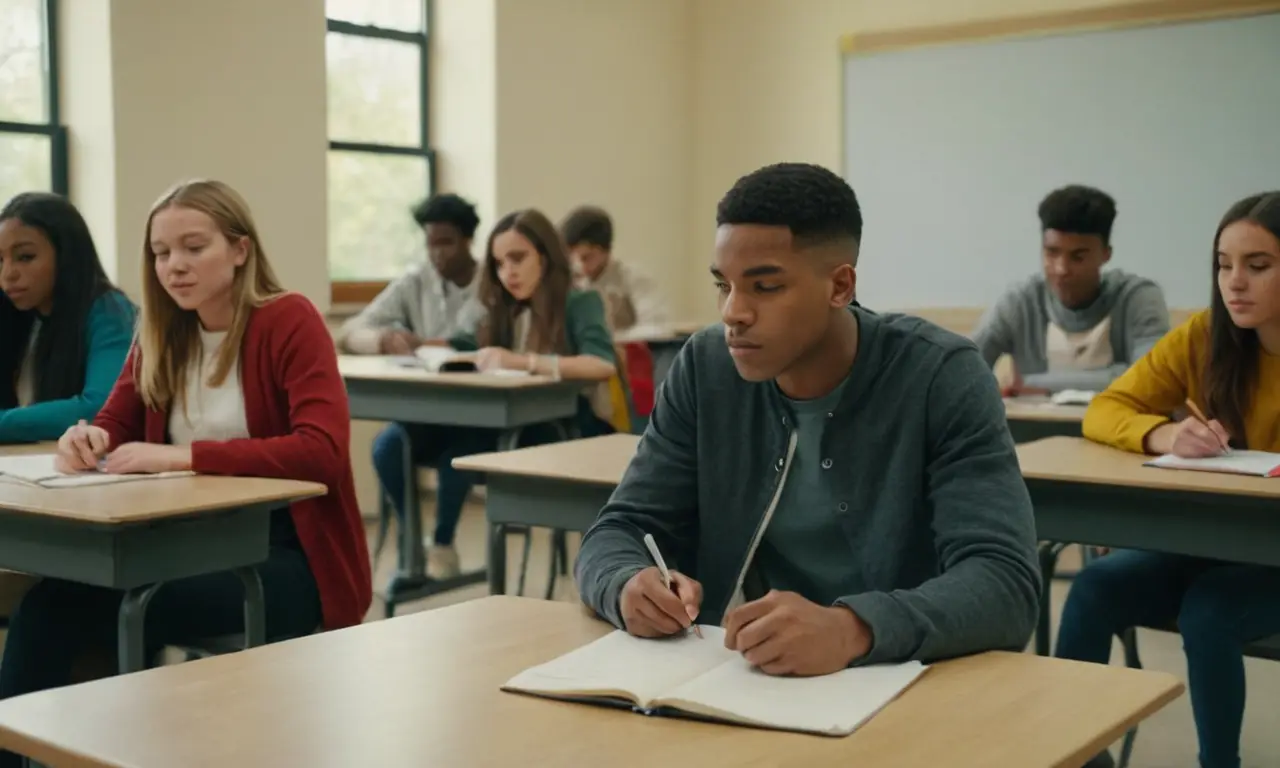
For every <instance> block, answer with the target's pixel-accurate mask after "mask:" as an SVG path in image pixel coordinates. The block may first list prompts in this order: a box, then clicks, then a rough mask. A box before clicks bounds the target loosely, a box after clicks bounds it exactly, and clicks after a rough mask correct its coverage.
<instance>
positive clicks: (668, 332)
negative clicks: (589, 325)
mask: <svg viewBox="0 0 1280 768" xmlns="http://www.w3.org/2000/svg"><path fill="white" fill-rule="evenodd" d="M705 325H707V324H706V323H690V322H677V323H657V324H654V325H637V326H634V327H632V328H628V329H627V330H625V331H619V332H618V333H615V334H614V335H613V337H614V340H615V341H617V342H619V343H627V342H632V341H647V342H655V343H662V342H671V341H684V340H685V339H687V338H689V337H690V336H692V335H693V334H695V333H697V332H698V331H700V330H702V328H703V327H704V326H705Z"/></svg>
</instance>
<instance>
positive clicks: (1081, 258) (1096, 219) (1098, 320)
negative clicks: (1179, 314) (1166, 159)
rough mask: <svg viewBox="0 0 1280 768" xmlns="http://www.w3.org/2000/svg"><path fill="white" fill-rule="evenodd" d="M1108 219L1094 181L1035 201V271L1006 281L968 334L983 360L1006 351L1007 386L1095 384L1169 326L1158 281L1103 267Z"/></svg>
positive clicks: (1039, 389)
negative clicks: (1009, 363)
mask: <svg viewBox="0 0 1280 768" xmlns="http://www.w3.org/2000/svg"><path fill="white" fill-rule="evenodd" d="M1115 218H1116V204H1115V201H1114V200H1112V199H1111V197H1110V196H1109V195H1108V194H1107V193H1105V192H1102V191H1101V190H1098V189H1094V188H1092V187H1084V186H1079V185H1072V186H1067V187H1063V188H1061V189H1057V190H1054V191H1053V192H1051V193H1049V195H1048V197H1046V198H1045V199H1044V200H1043V201H1042V202H1041V203H1040V230H1041V240H1042V242H1041V261H1042V265H1043V271H1042V273H1041V274H1038V275H1036V276H1035V277H1032V278H1030V279H1028V280H1025V281H1023V282H1021V283H1019V284H1017V285H1015V286H1013V287H1011V288H1009V290H1008V291H1006V292H1005V294H1004V296H1002V297H1001V298H1000V300H999V301H997V302H996V303H995V304H994V305H993V306H992V307H991V309H989V310H988V311H987V313H986V314H985V315H984V316H983V318H982V320H981V322H980V323H979V324H978V329H977V330H976V331H975V332H974V335H973V339H974V342H976V343H977V345H978V349H979V350H981V352H982V357H983V359H984V360H986V361H987V365H989V366H993V365H995V363H996V360H998V359H999V358H1000V357H1001V356H1002V355H1010V356H1012V357H1013V369H1014V372H1015V376H1014V382H1013V385H1012V386H1011V387H1010V388H1009V391H1008V392H1007V394H1010V395H1018V394H1050V393H1053V392H1058V391H1060V390H1063V389H1084V390H1090V391H1095V392H1098V391H1101V390H1103V389H1106V388H1107V385H1108V384H1110V383H1111V380H1112V379H1114V378H1116V377H1117V376H1119V375H1120V374H1122V373H1124V372H1125V370H1127V369H1128V368H1129V366H1130V365H1132V364H1133V363H1135V362H1137V360H1138V359H1139V358H1141V357H1142V356H1143V355H1145V354H1146V353H1147V350H1149V349H1150V348H1151V346H1152V345H1153V344H1155V343H1156V342H1157V341H1159V339H1160V337H1161V336H1163V335H1164V334H1165V333H1167V332H1168V330H1169V309H1168V307H1166V306H1165V302H1164V293H1163V292H1162V291H1161V290H1160V286H1158V285H1156V284H1155V283H1154V282H1152V281H1150V280H1148V279H1146V278H1143V277H1138V276H1137V275H1131V274H1128V273H1126V272H1121V271H1120V270H1115V269H1113V270H1109V271H1107V272H1103V271H1102V268H1103V266H1105V265H1106V264H1107V262H1109V261H1110V260H1111V242H1110V241H1111V226H1112V224H1113V223H1114V222H1115Z"/></svg>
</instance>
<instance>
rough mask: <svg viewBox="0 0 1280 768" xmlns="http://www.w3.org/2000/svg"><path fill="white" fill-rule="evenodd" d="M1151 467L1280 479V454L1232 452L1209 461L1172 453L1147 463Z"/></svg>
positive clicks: (1211, 458) (1213, 457)
mask: <svg viewBox="0 0 1280 768" xmlns="http://www.w3.org/2000/svg"><path fill="white" fill-rule="evenodd" d="M1147 466H1149V467H1162V468H1164V469H1193V470H1197V471H1200V472H1225V473H1227V474H1231V475H1256V476H1258V477H1280V453H1271V452H1269V451H1235V450H1233V451H1231V452H1230V453H1226V454H1223V455H1222V456H1212V457H1210V458H1207V459H1183V458H1179V457H1178V456H1174V455H1173V454H1171V453H1168V454H1165V455H1164V456H1161V457H1159V458H1156V459H1152V460H1151V461H1148V462H1147Z"/></svg>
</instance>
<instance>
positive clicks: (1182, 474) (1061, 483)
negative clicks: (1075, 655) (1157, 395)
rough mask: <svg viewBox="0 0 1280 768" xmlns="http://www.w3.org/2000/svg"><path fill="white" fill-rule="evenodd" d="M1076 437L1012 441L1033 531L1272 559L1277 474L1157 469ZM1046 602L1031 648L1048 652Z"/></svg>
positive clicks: (1278, 519) (1275, 557)
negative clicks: (1032, 507)
mask: <svg viewBox="0 0 1280 768" xmlns="http://www.w3.org/2000/svg"><path fill="white" fill-rule="evenodd" d="M1150 459H1151V457H1150V456H1142V455H1139V454H1134V453H1126V452H1123V451H1118V450H1115V449H1112V448H1107V447H1105V446H1102V445H1098V444H1096V443H1092V442H1089V441H1087V440H1085V439H1083V438H1071V437H1053V438H1048V439H1045V440H1038V441H1036V442H1032V443H1027V444H1024V445H1019V446H1018V461H1019V463H1020V464H1021V465H1022V476H1023V477H1024V478H1025V479H1026V483H1027V490H1028V491H1029V492H1030V493H1031V501H1032V503H1033V504H1034V505H1035V514H1036V532H1037V535H1038V536H1039V537H1040V538H1041V539H1046V540H1050V541H1063V542H1078V543H1082V544H1093V545H1097V546H1107V547H1117V548H1134V549H1147V550H1155V551H1159V552H1172V553H1175V554H1183V555H1194V556H1198V557H1207V558H1216V559H1221V560H1230V561H1233V562H1241V563H1256V564H1258V565H1270V566H1280V548H1278V547H1276V542H1277V541H1280V480H1274V479H1267V478H1260V477H1243V476H1237V475H1226V474H1217V473H1211V472H1192V471H1187V470H1172V469H1157V468H1155V467H1145V466H1143V464H1144V463H1145V462H1146V461H1148V460H1150ZM1046 603H1047V601H1042V604H1041V615H1040V627H1039V629H1038V630H1037V637H1036V646H1037V650H1038V651H1040V652H1044V653H1047V652H1048V637H1047V634H1048V613H1047V604H1046Z"/></svg>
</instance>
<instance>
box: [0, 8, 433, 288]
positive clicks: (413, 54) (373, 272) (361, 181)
mask: <svg viewBox="0 0 1280 768" xmlns="http://www.w3.org/2000/svg"><path fill="white" fill-rule="evenodd" d="M4 2H12V0H0V3H4ZM325 14H326V16H327V17H328V35H327V36H326V40H325V57H326V59H327V62H328V64H327V75H328V88H329V276H330V280H331V281H332V285H333V292H332V295H333V302H334V303H335V304H341V303H350V302H365V301H369V300H370V299H372V298H373V297H374V296H375V295H376V294H377V292H378V291H380V290H381V289H382V287H383V286H385V285H386V283H387V281H388V280H390V279H391V278H394V277H395V276H397V275H399V274H400V273H401V272H403V271H404V270H405V268H406V267H408V266H409V265H410V264H413V263H415V262H417V261H419V260H421V259H422V258H423V244H422V233H421V231H420V230H419V229H418V227H417V225H416V224H414V222H413V218H412V217H411V216H410V214H409V212H410V210H411V209H412V207H413V206H414V204H416V203H417V202H418V201H419V200H421V199H422V198H423V197H424V196H426V195H428V194H430V193H431V190H432V189H433V188H434V186H435V183H434V182H435V162H434V160H435V158H434V154H433V153H432V151H431V149H430V142H429V140H428V138H429V137H428V132H427V35H428V26H429V23H430V18H431V3H430V0H326V3H325Z"/></svg>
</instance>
